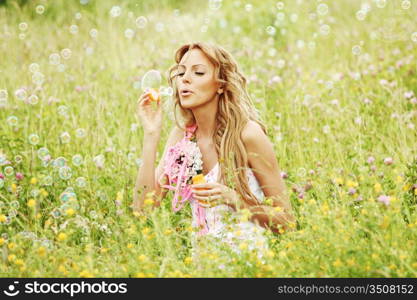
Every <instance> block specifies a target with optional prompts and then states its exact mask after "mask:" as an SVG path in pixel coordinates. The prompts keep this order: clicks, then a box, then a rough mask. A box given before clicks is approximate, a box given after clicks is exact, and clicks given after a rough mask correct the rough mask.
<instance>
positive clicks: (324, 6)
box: [317, 3, 329, 16]
mask: <svg viewBox="0 0 417 300" xmlns="http://www.w3.org/2000/svg"><path fill="white" fill-rule="evenodd" d="M328 12H329V7H328V6H327V4H325V3H320V4H319V5H317V13H318V14H319V15H321V16H324V15H326V14H327V13H328Z"/></svg>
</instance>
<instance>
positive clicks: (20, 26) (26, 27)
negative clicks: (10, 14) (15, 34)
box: [19, 22, 28, 31]
mask: <svg viewBox="0 0 417 300" xmlns="http://www.w3.org/2000/svg"><path fill="white" fill-rule="evenodd" d="M27 29H28V24H27V23H25V22H22V23H20V24H19V30H21V31H26V30H27Z"/></svg>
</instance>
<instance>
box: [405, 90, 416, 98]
mask: <svg viewBox="0 0 417 300" xmlns="http://www.w3.org/2000/svg"><path fill="white" fill-rule="evenodd" d="M413 96H414V92H413V91H409V92H405V93H404V97H405V98H406V99H410V98H411V97H413Z"/></svg>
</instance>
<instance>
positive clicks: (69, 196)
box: [59, 190, 77, 203]
mask: <svg viewBox="0 0 417 300" xmlns="http://www.w3.org/2000/svg"><path fill="white" fill-rule="evenodd" d="M59 200H61V202H62V203H67V202H70V201H74V200H77V195H76V194H75V193H74V192H70V191H67V190H65V191H64V192H62V193H61V195H59Z"/></svg>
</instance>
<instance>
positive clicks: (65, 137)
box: [59, 131, 71, 144]
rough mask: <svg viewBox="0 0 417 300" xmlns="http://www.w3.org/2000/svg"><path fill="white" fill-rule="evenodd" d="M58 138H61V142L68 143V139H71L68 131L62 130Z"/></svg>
mask: <svg viewBox="0 0 417 300" xmlns="http://www.w3.org/2000/svg"><path fill="white" fill-rule="evenodd" d="M59 138H60V140H61V143H63V144H68V143H69V142H70V141H71V136H70V134H69V133H68V132H66V131H65V132H63V133H61V135H60V137H59Z"/></svg>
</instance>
